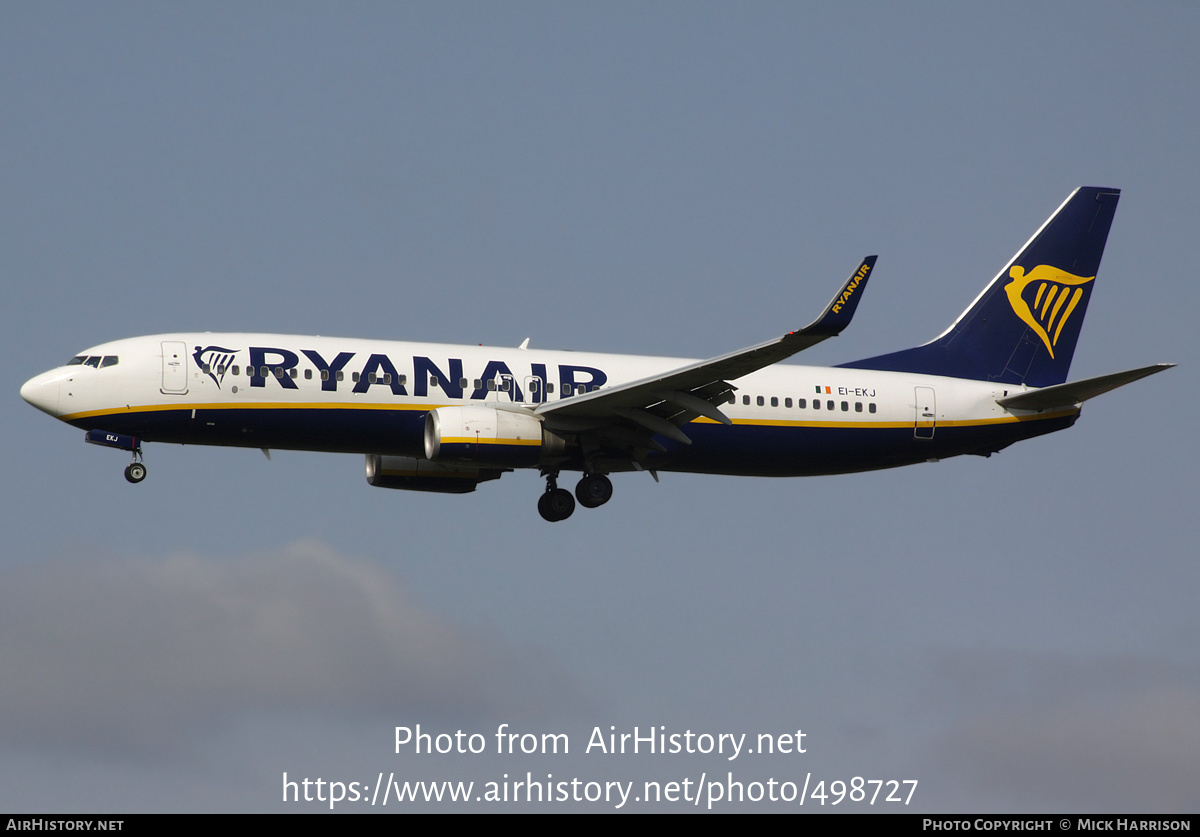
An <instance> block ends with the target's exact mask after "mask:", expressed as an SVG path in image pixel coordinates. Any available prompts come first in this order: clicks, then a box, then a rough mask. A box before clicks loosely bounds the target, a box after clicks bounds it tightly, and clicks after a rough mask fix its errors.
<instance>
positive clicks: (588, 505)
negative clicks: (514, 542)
mask: <svg viewBox="0 0 1200 837" xmlns="http://www.w3.org/2000/svg"><path fill="white" fill-rule="evenodd" d="M612 492H613V488H612V481H611V480H609V478H608V477H606V476H604V474H584V475H583V479H581V480H580V481H579V484H578V485H576V486H575V497H578V498H579V505H581V506H583V507H584V508H585V509H594V508H596V507H598V506H603V505H604V504H605V503H607V502H608V501H609V499H610V498H611V497H612ZM575 497H572V496H571V492H570V491H567V489H565V488H559V487H558V474H557V473H550V474H547V475H546V490H545V492H543V493H542V496H541V497H539V498H538V513H539V514H541V516H542V517H543V518H544V519H545V520H548V521H550V522H551V523H557V522H558V521H560V520H566V519H567V518H568V517H570V516H571V513H572V512H574V511H575Z"/></svg>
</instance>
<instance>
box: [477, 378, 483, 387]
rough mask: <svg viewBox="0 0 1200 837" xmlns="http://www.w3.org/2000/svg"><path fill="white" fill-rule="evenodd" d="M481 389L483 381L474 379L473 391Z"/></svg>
mask: <svg viewBox="0 0 1200 837" xmlns="http://www.w3.org/2000/svg"><path fill="white" fill-rule="evenodd" d="M482 388H483V381H482V380H480V379H479V378H476V379H475V389H482Z"/></svg>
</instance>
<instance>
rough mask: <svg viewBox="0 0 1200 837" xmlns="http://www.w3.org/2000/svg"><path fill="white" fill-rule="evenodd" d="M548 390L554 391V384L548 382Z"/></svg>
mask: <svg viewBox="0 0 1200 837" xmlns="http://www.w3.org/2000/svg"><path fill="white" fill-rule="evenodd" d="M546 392H554V384H549V383H548V384H546Z"/></svg>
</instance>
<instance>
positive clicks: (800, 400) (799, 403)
mask: <svg viewBox="0 0 1200 837" xmlns="http://www.w3.org/2000/svg"><path fill="white" fill-rule="evenodd" d="M796 406H797V407H799V408H800V409H801V410H803V409H804V408H805V407H807V406H808V399H806V398H797V399H796Z"/></svg>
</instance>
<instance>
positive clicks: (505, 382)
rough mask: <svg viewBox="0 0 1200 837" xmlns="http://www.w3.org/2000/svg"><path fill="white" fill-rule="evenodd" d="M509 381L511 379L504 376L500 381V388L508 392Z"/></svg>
mask: <svg viewBox="0 0 1200 837" xmlns="http://www.w3.org/2000/svg"><path fill="white" fill-rule="evenodd" d="M511 383H512V381H510V380H508V378H505V379H504V380H503V381H501V382H500V389H501V390H502V391H504V392H508V390H509V384H511Z"/></svg>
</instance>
